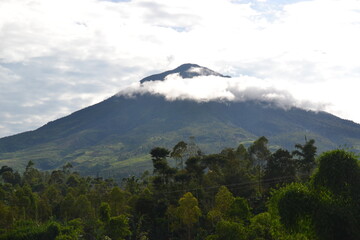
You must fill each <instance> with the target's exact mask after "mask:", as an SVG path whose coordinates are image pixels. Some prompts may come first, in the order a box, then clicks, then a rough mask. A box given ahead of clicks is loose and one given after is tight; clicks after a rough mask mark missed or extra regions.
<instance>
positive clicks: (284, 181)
mask: <svg viewBox="0 0 360 240" xmlns="http://www.w3.org/2000/svg"><path fill="white" fill-rule="evenodd" d="M150 155H151V158H152V163H153V171H145V172H144V173H143V174H142V175H141V176H139V177H137V176H129V177H127V178H124V179H122V181H120V182H116V181H115V180H113V179H105V178H102V177H91V176H82V175H80V174H79V173H77V172H75V171H73V170H72V165H71V163H67V164H65V165H64V166H63V167H62V168H61V169H56V170H53V171H51V172H50V171H40V170H38V169H37V168H36V165H35V164H34V163H33V162H32V161H29V162H28V164H27V166H26V169H25V171H24V172H23V173H19V172H17V171H15V170H14V169H12V168H11V167H8V166H2V167H1V169H0V175H1V177H0V240H5V239H6V240H20V239H21V240H23V239H24V240H25V239H26V240H27V239H44V240H50V239H56V240H65V239H69V240H70V239H74V240H75V239H89V240H92V239H101V240H110V239H112V240H121V239H126V240H146V239H154V240H165V239H166V240H168V239H173V240H176V239H188V240H190V239H199V240H200V239H201V240H202V239H205V240H243V239H244V240H245V239H249V240H287V239H289V240H290V239H294V240H295V239H296V240H306V239H319V240H325V239H326V240H331V239H337V240H339V239H340V240H341V239H344V240H345V239H346V240H352V239H353V240H355V239H356V240H357V239H360V184H359V183H360V164H359V157H358V156H357V155H356V154H354V153H352V152H351V151H350V150H344V149H336V150H332V151H327V152H324V153H321V154H319V155H317V148H316V145H315V141H314V140H313V139H311V140H305V142H304V143H303V144H296V145H295V146H294V150H293V151H288V150H285V149H281V148H280V149H277V150H276V151H270V150H269V147H268V140H267V138H266V137H260V138H259V139H257V140H256V141H254V142H253V143H251V144H250V145H249V146H247V147H245V146H244V145H242V144H240V145H239V146H238V147H236V148H226V149H223V150H222V151H221V152H219V153H216V154H204V153H202V152H201V150H200V149H199V148H198V147H197V146H196V144H194V143H192V142H190V143H186V142H184V141H181V142H179V143H177V144H176V145H175V146H174V147H173V148H172V149H166V148H163V147H155V148H153V149H152V150H151V152H150Z"/></svg>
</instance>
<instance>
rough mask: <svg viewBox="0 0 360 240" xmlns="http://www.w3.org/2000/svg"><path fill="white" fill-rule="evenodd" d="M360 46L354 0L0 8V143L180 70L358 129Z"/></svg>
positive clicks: (7, 4) (42, 3)
mask: <svg viewBox="0 0 360 240" xmlns="http://www.w3.org/2000/svg"><path fill="white" fill-rule="evenodd" d="M359 45H360V1H358V0H313V1H300V0H299V1H297V0H288V1H286V0H261V1H260V0H258V1H256V0H254V1H251V0H233V1H231V0H211V1H209V0H151V1H143V0H130V1H105V0H21V1H19V0H1V1H0V137H3V136H7V135H11V134H15V133H19V132H23V131H28V130H33V129H36V128H38V127H40V126H42V125H43V124H45V123H47V122H48V121H51V120H55V119H57V118H59V117H62V116H65V115H67V114H69V113H71V112H74V111H76V110H79V109H81V108H83V107H86V106H89V105H91V104H94V103H97V102H99V101H102V100H104V99H106V98H108V97H110V96H112V95H114V94H116V93H117V92H118V91H120V90H122V89H126V88H127V86H129V85H131V86H133V85H134V84H135V83H136V82H137V81H139V80H140V79H142V78H143V77H145V76H148V75H150V74H154V73H159V72H162V71H165V70H169V69H173V68H175V67H177V66H178V65H181V64H183V63H196V64H199V65H202V66H206V67H208V68H210V69H212V70H214V71H217V72H220V73H222V74H225V75H231V76H233V77H234V81H237V82H236V84H237V85H239V84H240V85H241V81H242V80H244V79H245V80H244V81H245V82H246V84H247V85H246V86H248V88H247V90H249V89H252V93H254V92H255V93H257V92H259V91H260V92H261V91H262V92H264V91H265V92H268V91H269V89H270V90H273V91H274V93H277V94H278V93H282V95H281V94H280V95H281V96H285V97H286V99H291V101H292V103H294V105H296V106H305V105H307V106H310V107H309V108H317V110H319V109H320V110H325V111H329V112H331V113H333V114H335V115H338V116H340V117H342V118H346V119H351V120H353V121H356V122H360V110H359V107H358V104H359V103H360V94H359V91H360V88H359V85H360V84H359V80H360V46H359ZM239 81H240V82H239ZM170 83H171V81H170ZM172 83H173V84H175V83H176V81H172ZM214 84H215V85H216V81H215V82H214V83H212V84H211V89H212V91H213V90H214V89H216V87H214ZM227 84H228V85H226V87H225V88H228V87H229V85H232V84H233V83H232V82H228V83H227ZM264 86H266V89H265V90H264ZM168 89H170V90H171V89H172V90H174V89H176V88H168ZM259 89H260V90H259ZM261 89H262V90H261ZM237 90H239V88H237ZM240 90H241V89H240ZM243 90H246V89H244V88H243ZM194 94H196V93H194ZM289 96H290V97H289ZM306 103H308V104H306ZM314 106H316V107H314ZM305 108H306V107H305Z"/></svg>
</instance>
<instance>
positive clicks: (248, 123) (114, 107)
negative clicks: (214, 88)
mask: <svg viewBox="0 0 360 240" xmlns="http://www.w3.org/2000/svg"><path fill="white" fill-rule="evenodd" d="M259 136H267V137H268V139H269V140H270V144H271V145H272V148H273V149H276V148H277V147H280V146H282V147H285V148H287V149H292V148H293V146H294V144H296V143H303V142H304V138H305V136H306V137H307V138H309V139H310V138H314V139H316V142H317V146H318V147H319V150H320V151H323V150H328V149H333V148H336V147H338V146H343V145H347V146H349V147H352V148H354V149H355V150H359V149H360V144H359V143H360V125H358V124H355V123H353V122H350V121H346V120H342V119H340V118H337V117H335V116H333V115H330V114H327V113H324V112H319V113H315V112H311V111H305V110H301V109H296V108H294V109H290V110H287V111H286V110H283V109H279V108H276V107H273V106H270V105H269V104H266V103H259V102H216V101H213V102H203V103H198V102H194V101H190V100H181V101H180V100H179V101H166V100H165V99H164V98H163V97H162V96H155V95H138V96H136V97H135V98H126V97H124V96H114V97H112V98H109V99H107V100H105V101H103V102H101V103H99V104H96V105H94V106H91V107H88V108H85V109H83V110H80V111H78V112H75V113H73V114H71V115H69V116H67V117H64V118H61V119H58V120H56V121H53V122H50V123H48V124H46V125H45V126H43V127H41V128H39V129H37V130H35V131H31V132H26V133H22V134H18V135H15V136H11V137H6V138H2V139H0V164H1V165H9V166H12V167H15V168H18V169H22V168H24V166H25V165H26V163H27V162H28V161H29V160H32V161H33V162H35V163H36V165H37V166H38V167H39V168H40V169H42V170H48V169H55V168H58V167H61V166H62V165H64V163H66V162H71V163H72V164H73V165H74V167H75V169H76V170H77V171H80V172H82V173H84V174H90V175H96V174H100V175H112V174H115V173H116V174H118V175H127V174H135V173H138V172H141V171H143V170H144V169H146V168H148V167H150V165H151V164H150V157H149V156H148V153H149V151H150V149H152V148H153V147H156V146H164V147H168V148H171V147H172V146H174V145H175V144H176V143H177V142H179V141H182V140H184V141H188V139H189V137H194V139H195V142H196V144H197V145H198V146H199V148H200V149H201V150H202V151H203V152H205V153H213V152H216V151H219V150H221V149H223V148H226V147H236V146H238V145H239V143H250V142H251V141H254V140H255V139H257V138H258V137H259Z"/></svg>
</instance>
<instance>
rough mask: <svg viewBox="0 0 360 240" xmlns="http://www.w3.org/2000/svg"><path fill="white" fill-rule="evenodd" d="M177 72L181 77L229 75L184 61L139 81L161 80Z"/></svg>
mask: <svg viewBox="0 0 360 240" xmlns="http://www.w3.org/2000/svg"><path fill="white" fill-rule="evenodd" d="M174 73H178V74H179V75H180V76H181V77H182V78H193V77H199V76H218V77H226V78H229V77H230V76H225V75H222V74H220V73H217V72H215V71H213V70H211V69H209V68H206V67H202V66H199V65H197V64H192V63H185V64H182V65H180V66H179V67H177V68H175V69H173V70H170V71H166V72H163V73H158V74H154V75H151V76H148V77H146V78H143V79H142V80H141V81H140V83H144V82H149V81H157V80H160V81H163V80H165V78H166V77H167V76H168V75H170V74H174Z"/></svg>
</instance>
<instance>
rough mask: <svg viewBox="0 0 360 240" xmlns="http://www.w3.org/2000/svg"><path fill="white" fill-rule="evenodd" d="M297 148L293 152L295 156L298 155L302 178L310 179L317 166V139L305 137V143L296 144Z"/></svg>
mask: <svg viewBox="0 0 360 240" xmlns="http://www.w3.org/2000/svg"><path fill="white" fill-rule="evenodd" d="M295 148H296V150H294V151H293V152H292V154H293V156H295V157H298V159H297V163H298V168H299V174H300V178H301V179H303V180H304V181H306V180H308V179H309V177H310V175H311V172H312V170H313V169H314V168H315V157H316V150H317V147H316V146H315V140H314V139H310V140H309V141H308V140H307V139H306V138H305V144H304V145H301V144H295Z"/></svg>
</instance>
